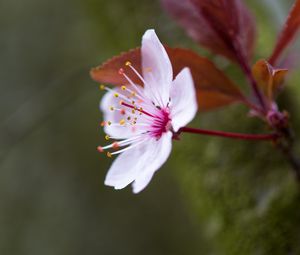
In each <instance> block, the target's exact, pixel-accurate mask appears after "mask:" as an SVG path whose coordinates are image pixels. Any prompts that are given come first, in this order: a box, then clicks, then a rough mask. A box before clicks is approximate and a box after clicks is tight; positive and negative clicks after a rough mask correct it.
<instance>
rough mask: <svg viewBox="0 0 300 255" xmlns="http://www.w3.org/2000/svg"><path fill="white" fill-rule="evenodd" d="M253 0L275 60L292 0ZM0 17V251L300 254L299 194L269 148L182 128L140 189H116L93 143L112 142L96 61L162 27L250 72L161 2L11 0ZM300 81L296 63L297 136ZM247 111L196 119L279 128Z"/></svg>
mask: <svg viewBox="0 0 300 255" xmlns="http://www.w3.org/2000/svg"><path fill="white" fill-rule="evenodd" d="M247 2H248V3H249V5H250V7H251V9H252V11H253V13H254V14H255V16H256V17H257V23H258V25H259V29H258V46H257V58H260V57H262V56H267V54H268V53H269V52H270V51H271V49H272V47H273V44H274V42H273V40H274V38H275V35H276V32H277V31H278V26H279V24H280V23H281V22H282V21H283V20H282V18H278V17H284V16H285V14H286V13H287V10H288V6H289V5H290V4H291V1H281V0H276V1H269V0H265V1H263V2H261V1H258V0H255V1H250V0H249V1H247ZM278 12H279V13H280V15H279V14H278ZM274 13H276V15H275V14H274ZM0 14H1V15H0V29H1V32H2V33H1V35H2V36H1V39H0V45H1V47H0V55H1V59H0V67H1V69H0V80H1V91H2V92H1V94H0V97H1V100H0V103H1V107H0V130H1V132H0V140H1V147H0V160H1V172H0V198H1V211H0V226H1V228H0V254H9V255H14V254H30V255H34V254H45V255H47V254H57V255H59V254H64V255H66V254H72V255H73V254H83V253H84V254H85V253H87V254H131V255H133V254H143V255H144V254H145V255H147V254H149V255H150V254H155V255H159V254H172V255H173V254H175V255H176V254H191V255H192V254H216V255H218V254H220V255H222V254H230V255H234V254H243V255H247V254H263V255H265V254H300V245H299V243H300V216H299V215H300V214H299V209H300V208H299V207H300V203H299V202H300V201H299V190H298V187H297V186H296V183H295V181H294V178H293V175H292V172H291V171H290V168H289V166H288V165H287V163H286V162H285V161H284V159H283V158H282V156H281V155H280V154H279V152H277V151H276V150H275V149H274V148H273V146H272V145H271V144H268V143H256V142H245V141H231V140H226V139H220V138H211V137H203V136H199V137H197V136H193V135H187V134H184V135H183V136H182V140H181V141H178V142H177V141H175V142H174V150H173V153H172V155H171V157H170V159H169V161H168V162H167V164H166V165H165V166H164V167H162V169H161V170H160V171H159V173H157V174H156V176H155V177H154V179H153V181H152V182H151V184H150V185H149V187H147V189H146V190H145V191H144V192H142V193H141V194H139V195H137V196H135V195H133V194H131V191H130V189H129V188H127V190H122V191H114V190H112V189H110V188H107V187H104V185H103V180H104V176H105V173H106V171H107V169H108V167H109V164H110V162H111V161H110V160H107V159H105V158H103V156H99V155H98V153H97V152H96V149H95V148H96V146H97V145H98V144H100V143H103V142H104V139H103V138H102V137H103V133H102V131H101V129H100V128H98V122H99V121H100V120H101V115H100V113H99V110H98V101H99V99H100V96H101V93H100V92H98V91H97V84H95V83H94V82H92V81H91V80H90V78H89V75H88V71H89V68H90V67H92V66H95V65H98V64H100V63H101V62H102V61H104V60H106V59H107V58H110V57H112V56H113V55H115V54H119V53H120V52H121V51H126V50H127V49H129V48H134V47H136V46H139V45H140V39H141V35H142V34H143V32H144V31H145V30H146V29H147V28H150V27H153V28H155V29H156V30H157V32H158V34H159V37H160V39H161V40H162V41H163V42H166V43H168V44H170V45H172V46H178V45H180V46H185V47H189V48H192V49H195V50H197V51H198V52H201V53H202V54H203V55H206V56H209V57H211V58H213V59H214V60H215V61H216V62H217V64H218V65H219V66H220V67H221V68H222V69H224V70H226V72H227V73H228V74H229V75H230V77H231V78H232V79H233V80H234V81H236V82H237V83H239V84H240V85H241V86H242V87H243V88H245V81H244V79H243V77H242V75H241V72H240V71H239V70H238V68H236V67H234V66H233V65H231V64H230V63H228V62H227V61H225V60H223V59H220V58H216V57H214V56H211V54H209V53H207V52H206V51H205V50H203V49H200V48H198V47H197V46H196V45H195V44H194V43H193V42H192V41H191V40H190V39H188V38H187V37H185V34H184V32H183V31H182V30H181V29H179V28H178V27H177V26H176V24H175V23H174V22H173V21H172V20H170V19H169V18H168V17H167V16H166V15H165V14H164V13H163V12H162V11H161V9H160V5H159V3H158V1H153V2H151V1H146V0H140V1H138V0H127V1H122V0H110V1H105V0H100V1H99V0H97V1H96V0H86V1H83V0H73V1H71V0H66V1H58V0H54V1H46V0H41V1H37V0H26V1H23V2H21V1H17V0H10V1H5V2H1V3H0ZM299 82H300V79H299V77H297V75H296V72H294V73H293V74H292V75H291V76H290V79H289V82H288V86H287V88H286V91H285V93H284V94H283V95H282V96H281V98H280V100H281V108H282V109H288V110H289V111H290V112H291V114H292V120H293V123H294V127H295V131H296V133H298V131H299V130H300V129H299V128H300V117H299V114H297V109H299V100H297V99H298V95H299V94H300V89H299V86H297V84H298V83H299ZM246 115H247V110H246V109H245V108H241V107H239V106H238V105H234V106H231V107H230V108H228V109H222V110H219V111H217V112H213V113H201V114H199V116H198V117H197V119H196V120H195V121H194V122H193V123H192V125H193V126H199V127H203V128H211V129H220V130H227V131H237V132H252V133H256V132H257V133H258V132H266V131H267V130H265V129H264V127H262V125H261V124H260V123H259V122H258V121H257V120H255V119H251V118H248V117H247V116H246ZM298 144H299V143H298ZM297 149H298V151H299V145H298V146H297Z"/></svg>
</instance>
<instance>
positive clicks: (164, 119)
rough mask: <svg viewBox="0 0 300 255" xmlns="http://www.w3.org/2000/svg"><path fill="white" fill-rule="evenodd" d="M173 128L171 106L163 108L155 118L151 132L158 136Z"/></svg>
mask: <svg viewBox="0 0 300 255" xmlns="http://www.w3.org/2000/svg"><path fill="white" fill-rule="evenodd" d="M171 128H172V124H171V119H170V111H169V108H165V109H161V110H160V112H159V114H158V115H157V116H155V117H154V118H153V123H152V125H151V127H150V134H151V136H154V137H156V138H160V137H161V135H162V134H163V133H165V132H167V131H169V130H170V129H171Z"/></svg>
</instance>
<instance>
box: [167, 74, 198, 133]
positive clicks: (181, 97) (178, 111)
mask: <svg viewBox="0 0 300 255" xmlns="http://www.w3.org/2000/svg"><path fill="white" fill-rule="evenodd" d="M170 95H171V118H172V126H173V128H174V130H175V132H176V131H178V129H179V128H181V127H184V126H185V125H186V124H188V123H189V122H190V121H192V119H193V118H194V117H195V115H196V113H197V109H198V105H197V98H196V91H195V87H194V82H193V77H192V75H191V72H190V69H189V68H184V69H182V70H181V72H180V73H179V74H178V75H177V76H176V78H175V80H174V81H173V83H172V86H171V92H170Z"/></svg>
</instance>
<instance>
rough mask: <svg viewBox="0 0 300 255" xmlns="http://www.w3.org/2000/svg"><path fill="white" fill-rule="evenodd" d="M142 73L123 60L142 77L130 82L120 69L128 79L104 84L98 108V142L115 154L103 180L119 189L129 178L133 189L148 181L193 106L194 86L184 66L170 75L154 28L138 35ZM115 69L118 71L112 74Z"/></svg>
mask: <svg viewBox="0 0 300 255" xmlns="http://www.w3.org/2000/svg"><path fill="white" fill-rule="evenodd" d="M141 56H142V70H143V71H142V72H143V73H142V74H140V73H139V72H138V71H137V70H136V69H135V68H134V66H132V64H131V63H130V62H129V61H128V62H126V64H125V65H126V66H128V67H129V68H131V69H132V70H133V72H134V73H135V75H137V76H138V77H139V79H140V80H141V82H142V83H143V87H141V86H138V85H136V84H134V83H133V81H132V80H131V79H130V77H128V75H127V74H126V73H125V71H124V70H123V69H120V71H119V75H123V76H124V77H125V78H126V80H127V81H128V84H127V85H126V86H125V85H124V86H122V87H117V88H114V89H110V88H108V87H106V86H104V85H102V89H104V90H107V93H106V94H105V95H104V97H103V99H102V101H101V103H100V108H101V110H102V112H103V115H104V119H105V121H104V122H103V123H102V125H103V126H104V130H105V132H106V134H107V135H106V140H110V139H112V140H113V142H112V143H111V144H110V145H107V146H104V147H101V146H99V147H98V151H100V152H104V151H106V150H112V151H111V152H107V156H108V157H111V156H113V155H117V154H120V155H119V156H118V157H117V158H116V159H115V161H114V162H113V164H112V165H111V167H110V169H109V171H108V174H107V176H106V179H105V184H106V185H108V186H112V187H114V188H115V189H122V188H124V187H126V186H127V185H129V184H130V183H133V185H132V186H133V192H134V193H138V192H140V191H141V190H143V189H144V188H145V187H146V186H147V185H148V183H149V182H150V180H151V178H152V176H153V174H154V173H155V172H156V171H157V170H158V169H159V168H160V167H161V166H162V165H163V164H164V163H165V161H166V160H167V158H168V157H169V155H170V152H171V148H172V137H173V134H174V132H177V131H178V130H179V129H180V128H181V127H183V126H185V125H186V124H187V123H189V122H190V121H191V120H192V119H193V118H194V116H195V114H196V112H197V101H196V92H195V88H194V83H193V79H192V76H191V73H190V70H189V69H188V68H184V69H182V70H181V72H180V73H179V74H178V75H177V76H176V78H175V79H174V80H173V70H172V65H171V62H170V59H169V57H168V55H167V52H166V50H165V48H164V47H163V45H162V44H161V43H160V41H159V39H158V37H157V36H156V34H155V31H154V30H152V29H151V30H147V31H146V32H145V34H144V36H143V38H142V47H141ZM116 75H118V74H116Z"/></svg>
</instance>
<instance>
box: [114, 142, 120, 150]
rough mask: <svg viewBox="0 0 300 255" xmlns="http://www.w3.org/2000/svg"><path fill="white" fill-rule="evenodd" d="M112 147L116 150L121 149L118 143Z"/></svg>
mask: <svg viewBox="0 0 300 255" xmlns="http://www.w3.org/2000/svg"><path fill="white" fill-rule="evenodd" d="M112 147H113V148H114V149H115V150H116V149H119V148H120V145H119V144H118V143H117V142H114V143H113V144H112Z"/></svg>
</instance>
